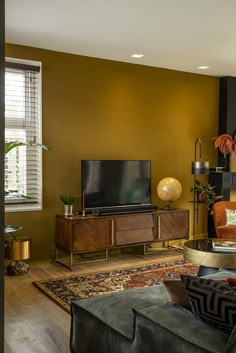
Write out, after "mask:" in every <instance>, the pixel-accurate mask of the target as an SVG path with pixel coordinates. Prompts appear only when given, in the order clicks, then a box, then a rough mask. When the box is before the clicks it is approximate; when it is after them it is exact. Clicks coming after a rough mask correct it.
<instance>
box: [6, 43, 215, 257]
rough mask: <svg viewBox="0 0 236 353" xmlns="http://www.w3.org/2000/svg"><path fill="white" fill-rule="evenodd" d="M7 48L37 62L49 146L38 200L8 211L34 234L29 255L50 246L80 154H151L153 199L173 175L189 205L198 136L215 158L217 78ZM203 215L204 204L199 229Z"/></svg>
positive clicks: (75, 186) (75, 182)
mask: <svg viewBox="0 0 236 353" xmlns="http://www.w3.org/2000/svg"><path fill="white" fill-rule="evenodd" d="M6 55H7V56H9V57H16V58H22V59H30V60H38V61H41V62H42V67H43V86H42V88H43V110H42V116H43V143H45V144H48V145H50V146H51V148H52V151H51V152H43V200H44V208H43V211H37V212H18V213H7V214H6V223H8V224H14V225H23V226H24V228H23V230H22V231H21V232H22V234H23V233H24V234H25V235H27V236H31V237H32V239H33V255H34V257H41V256H48V255H50V254H51V253H52V251H53V247H54V231H55V215H56V214H58V213H62V212H63V205H62V203H61V201H60V200H59V197H58V195H59V194H64V193H72V194H78V193H79V192H80V160H81V159H151V160H152V201H153V203H155V204H158V205H159V206H161V205H162V203H161V201H160V200H158V198H157V195H156V186H157V184H158V182H159V181H160V180H161V179H162V178H164V177H166V176H172V177H175V178H177V179H178V180H179V181H180V182H181V184H182V187H183V193H182V196H181V198H180V199H179V200H178V201H177V202H176V203H175V206H177V207H183V208H188V209H190V211H191V213H192V204H191V203H189V201H190V200H191V199H192V194H191V192H190V187H191V186H192V183H193V177H192V175H191V161H192V160H193V159H194V143H195V140H196V138H198V137H199V138H201V140H202V147H203V157H204V159H206V160H209V161H210V163H211V165H212V166H213V165H215V162H216V151H215V149H214V144H213V141H212V138H213V137H214V136H216V135H217V131H218V84H219V80H218V78H215V77H210V76H205V75H197V74H190V73H184V72H178V71H174V70H167V69H159V68H154V67H147V66H141V65H134V64H127V63H121V62H115V61H109V60H102V59H96V58H89V57H83V56H77V55H71V54H66V53H60V52H55V51H49V50H42V49H36V48H31V47H23V46H17V45H10V44H8V45H7V46H6ZM173 60H174V58H173ZM203 179H204V178H203ZM206 180H207V179H206ZM206 216H207V212H206V208H204V206H202V207H201V208H200V217H199V224H198V228H197V232H198V233H205V232H206V230H207V225H206V219H207V217H206ZM191 219H192V217H191Z"/></svg>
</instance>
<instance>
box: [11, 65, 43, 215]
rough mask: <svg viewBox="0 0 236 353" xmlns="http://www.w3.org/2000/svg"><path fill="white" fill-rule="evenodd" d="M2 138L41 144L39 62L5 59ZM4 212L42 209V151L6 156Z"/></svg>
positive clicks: (24, 149)
mask: <svg viewBox="0 0 236 353" xmlns="http://www.w3.org/2000/svg"><path fill="white" fill-rule="evenodd" d="M5 141H6V142H10V141H19V142H23V143H28V142H30V141H36V142H37V143H41V63H39V62H37V63H35V62H29V61H25V60H24V61H23V60H20V61H18V60H17V61H15V60H13V59H7V60H6V72H5ZM5 191H6V195H5V204H6V211H17V210H19V211H24V210H32V209H41V208H42V150H41V148H39V147H36V146H29V145H27V146H21V147H17V148H14V149H13V150H11V151H10V152H9V153H7V154H6V157H5Z"/></svg>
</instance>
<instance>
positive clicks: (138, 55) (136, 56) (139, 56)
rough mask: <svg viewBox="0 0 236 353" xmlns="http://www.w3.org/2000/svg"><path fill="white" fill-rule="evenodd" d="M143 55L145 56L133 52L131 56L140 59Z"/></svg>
mask: <svg viewBox="0 0 236 353" xmlns="http://www.w3.org/2000/svg"><path fill="white" fill-rule="evenodd" d="M143 56H144V55H143V54H133V55H131V58H137V59H140V58H142V57H143Z"/></svg>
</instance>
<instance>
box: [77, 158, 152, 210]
mask: <svg viewBox="0 0 236 353" xmlns="http://www.w3.org/2000/svg"><path fill="white" fill-rule="evenodd" d="M81 191H82V192H81V195H82V209H86V210H89V209H96V208H105V207H122V206H136V205H149V204H151V161H150V160H81Z"/></svg>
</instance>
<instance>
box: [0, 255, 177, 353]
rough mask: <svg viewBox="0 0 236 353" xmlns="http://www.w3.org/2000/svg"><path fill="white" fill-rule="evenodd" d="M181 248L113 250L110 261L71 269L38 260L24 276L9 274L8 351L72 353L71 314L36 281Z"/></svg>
mask: <svg viewBox="0 0 236 353" xmlns="http://www.w3.org/2000/svg"><path fill="white" fill-rule="evenodd" d="M173 255H174V256H176V257H177V256H178V257H179V256H181V253H180V252H177V251H169V250H168V251H159V250H158V251H155V252H153V254H151V255H142V254H138V253H137V254H136V253H132V254H127V253H122V254H112V255H111V256H110V258H109V260H108V261H102V262H93V263H89V264H81V265H78V266H76V267H74V270H73V271H69V270H67V269H66V268H64V267H62V266H61V265H59V264H54V263H49V262H46V261H44V262H35V263H31V264H30V271H29V272H28V273H27V274H24V275H22V276H13V277H11V276H7V275H6V276H5V350H4V353H69V352H70V350H69V333H70V315H69V314H67V313H66V312H65V311H64V310H62V309H61V308H60V307H59V306H57V305H56V304H55V303H54V302H52V301H51V300H50V299H48V298H47V297H46V296H45V295H43V294H42V293H41V292H40V291H39V290H38V289H37V288H35V287H34V286H33V285H32V281H35V280H41V279H47V278H57V277H65V276H71V275H73V274H82V273H89V272H97V271H103V270H110V269H119V268H122V267H129V266H136V265H138V264H143V263H151V262H161V261H165V260H166V259H168V257H169V256H173Z"/></svg>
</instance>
